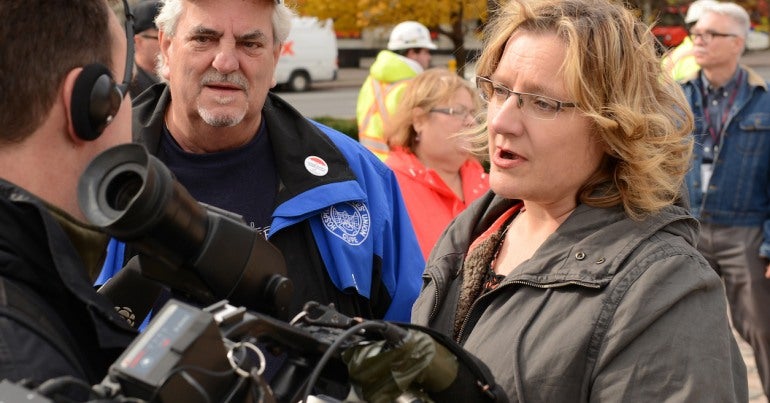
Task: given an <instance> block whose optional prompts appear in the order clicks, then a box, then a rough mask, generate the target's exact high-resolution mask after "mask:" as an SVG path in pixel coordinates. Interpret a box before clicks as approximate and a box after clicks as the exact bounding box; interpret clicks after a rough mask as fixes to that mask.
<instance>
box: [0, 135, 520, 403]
mask: <svg viewBox="0 0 770 403" xmlns="http://www.w3.org/2000/svg"><path fill="white" fill-rule="evenodd" d="M78 191H79V202H80V204H81V209H82V210H83V212H84V213H85V215H86V217H87V219H88V220H89V221H90V222H91V223H92V224H94V225H96V226H99V227H101V228H102V229H103V230H104V231H105V232H106V233H108V234H109V235H111V236H113V237H115V238H117V239H119V240H122V241H124V242H126V243H127V244H128V245H129V246H131V247H133V248H135V249H136V250H137V251H139V257H140V265H139V267H140V272H141V274H142V275H143V276H147V277H149V278H152V279H155V280H157V281H159V282H161V283H163V284H165V285H167V286H169V287H171V288H172V289H173V290H175V291H178V292H181V293H182V294H183V295H186V296H188V297H190V299H191V301H194V302H197V303H200V304H202V305H206V304H208V306H207V307H205V308H202V309H201V308H198V307H195V306H193V305H190V304H188V303H185V302H181V301H177V300H175V299H171V300H170V301H169V302H168V303H166V305H165V306H164V307H163V308H162V309H161V310H160V311H159V312H157V313H156V314H155V315H154V316H153V319H152V321H150V324H149V326H148V327H147V329H146V330H145V331H144V332H143V333H141V334H140V335H139V336H138V337H137V338H136V339H135V340H134V342H133V343H132V344H131V345H130V346H129V347H128V348H127V349H126V350H125V351H124V352H123V354H122V355H121V356H120V357H119V358H118V360H117V361H115V362H114V363H113V364H112V366H111V367H110V369H109V373H108V375H107V377H105V379H104V380H103V381H102V382H101V383H100V384H98V385H93V386H90V385H88V386H90V387H89V388H87V389H88V390H87V393H88V395H89V396H90V398H89V400H87V401H89V402H97V401H98V402H157V403H162V402H186V403H187V402H192V403H195V402H292V403H294V402H298V401H307V399H308V398H309V397H310V396H311V395H313V394H314V395H315V396H314V398H315V401H340V400H339V399H341V398H343V397H344V396H337V397H329V396H326V397H324V396H323V395H324V394H325V393H324V392H325V391H328V390H335V391H338V390H339V386H340V385H342V386H343V389H344V391H345V393H348V392H349V393H351V394H352V395H353V396H361V398H364V399H367V400H369V399H371V400H381V399H382V396H388V399H387V400H390V399H391V398H392V399H395V398H396V397H398V398H399V400H400V401H425V400H428V399H429V397H428V396H429V395H428V394H431V396H432V395H433V394H436V396H442V395H443V396H444V397H445V398H450V397H451V400H464V401H506V398H505V396H504V395H502V394H501V393H500V392H499V390H498V389H499V388H496V387H495V385H494V382H492V381H491V380H492V379H493V377H492V376H491V375H490V374H489V372H488V370H487V369H486V367H485V366H484V365H483V364H481V363H479V362H477V361H476V360H475V359H473V357H471V356H470V355H468V354H466V353H464V351H463V350H462V348H460V347H459V346H457V345H456V344H455V343H454V342H452V341H451V340H448V339H446V338H445V337H443V336H441V335H439V334H436V333H434V332H432V331H431V330H430V329H426V328H420V327H418V326H414V325H407V324H394V323H389V322H385V321H375V320H362V319H353V318H349V317H347V316H345V315H342V314H340V313H339V312H337V311H336V310H335V309H334V307H333V306H325V305H321V304H318V303H315V302H308V303H307V304H306V305H305V307H304V310H303V311H302V312H301V313H300V314H298V315H297V316H295V317H294V318H293V320H292V321H291V322H285V321H283V320H280V319H281V317H283V316H285V314H286V310H287V307H288V302H289V299H290V297H291V284H290V281H289V280H288V279H286V277H285V273H286V268H285V263H284V261H283V258H282V255H281V254H280V252H279V251H278V250H277V249H275V248H274V247H273V246H272V245H271V244H270V243H269V242H268V241H267V240H265V239H264V237H263V236H262V235H261V234H258V233H257V232H256V230H254V229H252V228H251V227H249V226H248V225H246V224H245V223H243V221H242V220H240V218H239V217H238V216H237V215H234V214H231V213H229V212H226V211H223V210H220V209H216V208H213V207H211V206H206V205H203V204H201V203H198V202H197V201H195V200H194V199H193V198H192V197H191V196H190V195H189V193H187V191H186V190H185V189H184V187H183V186H182V185H181V184H179V183H178V182H176V181H175V180H174V177H173V175H172V174H171V173H170V171H169V170H168V168H166V167H165V166H164V165H163V164H162V163H161V162H160V161H159V160H157V159H156V158H155V157H153V156H151V155H149V154H148V153H147V151H146V150H145V149H144V147H143V146H141V145H138V144H126V145H121V146H117V147H114V148H112V149H109V150H107V151H105V152H103V153H102V154H100V155H98V156H97V157H96V158H95V159H94V160H93V161H92V162H91V164H90V165H89V166H88V167H87V169H86V171H85V173H84V174H83V176H82V177H81V181H80V183H79V189H78ZM124 270H125V269H124ZM228 300H229V301H232V305H231V303H230V302H228ZM239 305H240V306H239ZM257 344H259V345H260V346H262V347H263V349H265V350H267V351H268V353H270V354H283V355H284V356H285V360H284V362H283V364H282V365H281V367H280V369H279V370H278V372H277V373H276V374H275V376H274V377H273V378H272V379H271V381H270V384H267V382H266V381H265V380H264V379H263V378H262V376H261V374H262V371H263V370H264V368H265V360H264V353H263V352H262V350H261V349H260V348H258V347H257ZM400 371H401V372H400ZM394 373H398V374H399V375H398V376H397V378H398V380H396V379H392V378H393V376H394V375H393V374H394ZM73 385H75V386H80V387H84V385H82V383H78V382H74V381H73V380H72V379H59V378H55V379H52V380H49V381H46V382H45V383H43V384H42V385H40V386H38V387H36V388H34V390H30V389H27V388H26V387H25V386H24V385H22V384H11V383H9V382H6V381H3V382H2V383H0V397H2V398H4V399H8V401H13V400H14V398H15V397H19V398H20V399H21V398H22V397H23V398H24V401H38V402H40V403H44V402H51V401H52V400H49V398H50V399H54V401H58V400H56V396H58V393H59V390H60V389H61V388H63V387H72V386H73ZM351 385H358V386H357V387H351ZM33 398H35V399H39V400H33ZM68 401H71V400H68Z"/></svg>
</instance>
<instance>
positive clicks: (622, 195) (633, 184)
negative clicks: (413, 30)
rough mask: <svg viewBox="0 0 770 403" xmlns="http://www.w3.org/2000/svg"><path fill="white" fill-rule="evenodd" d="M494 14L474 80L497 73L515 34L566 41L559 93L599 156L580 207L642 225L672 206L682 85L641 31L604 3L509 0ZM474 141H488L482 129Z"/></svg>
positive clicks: (678, 182)
mask: <svg viewBox="0 0 770 403" xmlns="http://www.w3.org/2000/svg"><path fill="white" fill-rule="evenodd" d="M497 11H498V13H497V17H496V18H495V19H494V21H492V22H491V23H490V24H489V25H488V27H487V31H486V37H485V38H486V39H485V43H484V50H483V52H482V54H481V57H480V59H479V61H478V62H477V64H476V74H478V75H479V76H489V75H491V74H492V73H493V72H494V71H495V70H496V69H497V65H498V63H499V62H500V58H501V57H502V55H503V51H504V50H505V47H506V45H507V43H508V40H509V38H510V37H511V35H512V34H513V33H514V32H516V31H518V30H525V31H528V32H534V33H546V32H550V33H555V34H556V35H558V37H559V38H561V39H562V40H563V41H564V44H565V47H566V56H565V59H564V62H563V64H562V66H561V72H562V73H563V77H564V80H565V84H566V88H567V91H568V93H569V94H570V95H571V99H574V100H575V101H576V102H577V103H578V105H579V106H578V109H579V112H581V113H583V114H584V115H586V116H588V117H589V118H590V119H591V120H592V121H593V124H594V127H595V133H596V136H597V139H598V140H599V141H601V142H602V143H603V145H604V147H605V149H606V154H605V157H604V161H603V163H602V164H601V167H600V169H599V170H598V171H597V172H595V173H594V175H592V176H591V177H590V178H589V180H588V181H587V182H586V183H585V184H584V185H583V187H582V188H581V190H580V191H579V193H578V202H581V203H585V204H587V205H591V206H596V207H610V206H615V205H618V204H621V203H622V205H623V207H624V209H625V211H626V213H627V214H628V215H629V216H630V217H631V218H634V219H641V218H642V217H643V216H645V215H647V214H652V213H655V212H657V211H659V210H660V209H662V208H663V207H665V206H668V205H670V204H673V203H675V202H677V201H679V199H680V197H682V191H683V181H684V176H685V174H686V173H687V170H688V169H689V163H690V157H691V153H692V143H693V141H692V137H691V136H690V133H691V131H692V129H693V117H692V113H691V112H690V107H689V105H688V103H687V101H686V99H685V97H684V94H683V92H682V90H681V87H680V86H679V85H678V84H676V83H675V82H674V81H673V79H672V78H670V76H669V75H667V74H663V73H662V71H661V68H660V61H659V59H658V56H657V54H656V52H655V37H654V36H653V35H652V33H651V32H650V30H649V27H648V26H646V25H645V24H643V23H642V22H641V21H640V20H639V19H638V17H637V16H636V15H635V14H634V13H633V12H632V11H631V10H628V9H626V8H625V7H624V6H623V5H621V4H618V3H615V2H611V1H609V0H511V1H510V2H509V3H507V4H506V5H505V6H504V7H503V8H501V9H499V10H497ZM532 51H533V52H537V49H532ZM476 133H477V134H478V136H476V139H477V140H481V139H482V138H483V141H486V140H488V136H487V127H486V124H484V126H483V127H479V128H478V131H477V132H476Z"/></svg>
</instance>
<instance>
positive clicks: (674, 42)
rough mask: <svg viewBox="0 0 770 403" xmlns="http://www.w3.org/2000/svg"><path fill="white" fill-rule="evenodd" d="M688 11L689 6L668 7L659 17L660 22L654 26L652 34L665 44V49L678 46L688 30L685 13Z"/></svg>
mask: <svg viewBox="0 0 770 403" xmlns="http://www.w3.org/2000/svg"><path fill="white" fill-rule="evenodd" d="M686 13H687V6H678V7H673V6H671V7H666V8H665V9H664V10H663V12H662V13H661V14H660V16H659V17H658V22H657V23H656V24H655V25H654V26H653V27H652V29H651V31H652V34H653V35H655V37H656V38H658V42H660V44H661V45H663V47H664V49H661V50H665V49H667V48H673V47H675V46H678V45H679V44H680V43H682V41H683V40H684V38H686V37H687V35H688V32H687V30H686V29H685V27H684V15H685V14H686Z"/></svg>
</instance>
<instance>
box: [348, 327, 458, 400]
mask: <svg viewBox="0 0 770 403" xmlns="http://www.w3.org/2000/svg"><path fill="white" fill-rule="evenodd" d="M408 333H409V334H408V336H407V337H406V338H405V339H404V340H403V341H401V342H400V343H398V344H397V345H389V343H387V342H385V341H377V342H372V343H368V344H363V345H359V346H356V347H352V348H349V349H347V350H346V351H345V352H344V353H343V354H342V357H343V360H344V361H345V364H346V365H347V366H348V373H349V374H350V379H351V381H352V382H353V383H354V384H355V385H357V386H359V387H360V390H361V392H362V394H363V396H362V397H363V398H364V400H366V401H367V402H391V401H395V400H396V399H397V398H398V397H399V396H401V395H402V394H404V393H412V394H418V395H419V392H418V391H419V389H421V388H423V387H424V388H425V389H427V390H429V391H430V390H443V389H446V388H447V387H448V386H449V385H450V384H451V383H452V382H453V381H454V379H455V378H456V376H457V372H458V365H459V364H458V362H457V358H456V357H454V355H452V354H451V353H450V352H449V351H447V350H446V349H445V348H443V347H442V346H441V345H440V344H438V343H436V342H435V341H434V340H433V338H431V337H430V336H429V335H427V334H425V333H423V332H419V331H416V330H409V331H408Z"/></svg>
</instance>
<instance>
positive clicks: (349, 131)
mask: <svg viewBox="0 0 770 403" xmlns="http://www.w3.org/2000/svg"><path fill="white" fill-rule="evenodd" d="M312 119H313V120H315V121H316V122H318V123H321V124H324V125H326V126H329V127H331V128H333V129H336V130H338V131H340V132H342V133H344V134H346V135H347V136H348V137H350V138H352V139H353V140H356V141H358V124H356V120H355V119H342V118H335V117H331V116H318V117H314V118H312Z"/></svg>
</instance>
